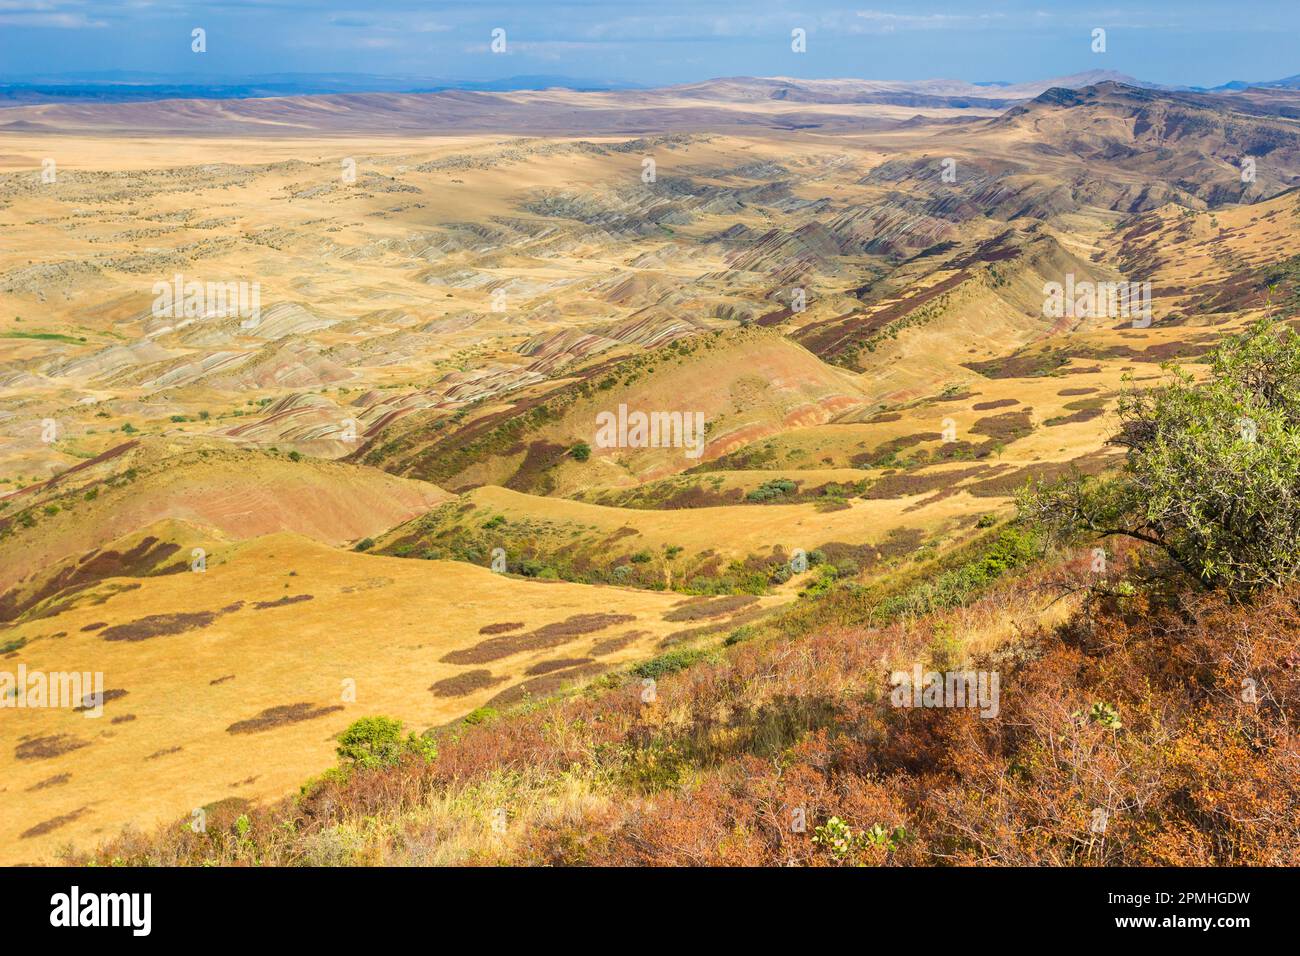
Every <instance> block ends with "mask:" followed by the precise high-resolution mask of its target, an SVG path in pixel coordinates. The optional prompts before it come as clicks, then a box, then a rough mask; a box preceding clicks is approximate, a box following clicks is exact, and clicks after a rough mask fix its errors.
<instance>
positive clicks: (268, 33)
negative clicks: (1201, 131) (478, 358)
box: [0, 0, 1300, 86]
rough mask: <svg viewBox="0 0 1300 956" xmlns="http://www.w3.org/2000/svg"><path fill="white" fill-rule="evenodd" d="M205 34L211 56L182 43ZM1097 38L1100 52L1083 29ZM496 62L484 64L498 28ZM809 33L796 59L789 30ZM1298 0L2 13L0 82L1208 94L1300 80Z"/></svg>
mask: <svg viewBox="0 0 1300 956" xmlns="http://www.w3.org/2000/svg"><path fill="white" fill-rule="evenodd" d="M196 28H201V29H203V30H204V31H206V47H207V49H206V52H203V53H196V52H194V51H193V50H192V49H191V47H192V39H191V37H192V31H193V30H194V29H196ZM1099 28H1100V29H1104V30H1105V31H1106V49H1105V52H1094V51H1093V49H1092V47H1093V31H1094V30H1095V29H1099ZM498 29H499V30H504V31H505V51H504V52H501V53H497V52H493V50H492V49H491V45H492V34H493V31H494V30H498ZM795 29H800V30H803V31H804V32H805V35H806V37H807V41H806V47H807V48H806V52H803V53H796V52H794V51H792V49H791V31H792V30H795ZM1298 36H1300V0H1248V2H1243V0H1237V2H1222V0H1155V2H1143V0H1129V2H1128V3H1120V2H1105V3H1090V2H1089V0H1073V2H1059V0H982V2H970V0H952V2H948V3H933V4H931V3H928V2H926V0H911V2H886V0H862V2H861V3H858V4H853V3H839V2H827V3H815V2H812V3H785V2H780V0H774V2H764V0H749V2H743V0H732V2H716V0H649V2H646V0H641V2H635V0H623V2H614V0H574V2H547V0H532V2H527V0H503V2H495V0H474V2H436V0H314V2H308V0H229V2H209V3H192V2H187V0H0V75H3V76H6V77H10V78H12V77H15V76H24V75H33V74H43V75H49V74H64V73H77V72H87V71H113V70H127V71H147V72H149V73H152V74H167V75H174V76H176V77H177V78H182V77H198V76H201V77H207V78H213V77H228V78H232V79H233V78H236V77H243V76H249V75H258V74H269V73H316V74H320V73H366V74H379V75H387V76H399V75H400V76H420V77H438V78H446V79H452V80H464V81H489V80H499V79H504V78H507V77H512V76H525V75H547V76H565V77H573V78H578V79H587V80H591V81H597V82H610V81H626V82H629V83H635V84H641V85H646V86H659V85H667V84H672V83H686V82H693V81H698V80H703V79H708V78H712V77H719V76H794V77H802V78H828V77H858V78H862V79H895V80H919V79H933V78H952V79H963V80H969V81H973V82H984V81H1007V82H1022V81H1027V80H1037V79H1044V78H1048V77H1054V76H1062V75H1065V74H1069V73H1077V72H1081V71H1084V70H1093V69H1107V70H1118V71H1119V72H1122V73H1127V74H1130V75H1132V76H1135V77H1137V78H1139V79H1142V80H1146V81H1148V82H1154V83H1167V84H1172V85H1187V86H1214V85H1218V84H1220V83H1224V82H1227V81H1230V80H1255V81H1259V80H1274V79H1279V78H1282V77H1285V76H1292V75H1295V74H1297V73H1300V47H1298V46H1297V42H1296V40H1297V37H1298Z"/></svg>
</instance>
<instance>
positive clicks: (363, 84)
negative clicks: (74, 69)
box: [0, 71, 638, 107]
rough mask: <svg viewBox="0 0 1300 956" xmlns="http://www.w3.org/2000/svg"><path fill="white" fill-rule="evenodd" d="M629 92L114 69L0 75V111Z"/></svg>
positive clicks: (556, 80)
mask: <svg viewBox="0 0 1300 956" xmlns="http://www.w3.org/2000/svg"><path fill="white" fill-rule="evenodd" d="M557 87H558V88H564V89H570V90H579V91H589V90H629V89H637V88H638V87H637V85H636V84H635V83H624V82H621V81H616V80H589V79H576V78H574V77H569V76H551V75H530V76H511V77H507V78H505V79H500V80H484V81H478V80H450V79H446V78H445V77H428V76H378V75H373V74H365V73H269V74H263V75H257V76H243V77H219V76H181V77H177V76H169V75H167V74H161V73H136V72H123V71H113V72H106V73H59V74H49V75H42V76H23V77H16V76H0V107H5V106H33V105H38V104H41V103H136V102H148V101H151V100H237V99H259V98H266V97H273V96H313V95H315V96H319V95H325V94H334V93H442V92H446V91H448V90H476V91H480V92H489V93H499V92H509V91H511V90H545V89H552V88H557Z"/></svg>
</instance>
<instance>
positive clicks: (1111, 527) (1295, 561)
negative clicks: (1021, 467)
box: [1020, 318, 1300, 596]
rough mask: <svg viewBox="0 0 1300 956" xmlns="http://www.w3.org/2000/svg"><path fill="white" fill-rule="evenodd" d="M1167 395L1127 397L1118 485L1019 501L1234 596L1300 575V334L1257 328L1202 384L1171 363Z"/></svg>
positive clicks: (1096, 481)
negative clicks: (1148, 552)
mask: <svg viewBox="0 0 1300 956" xmlns="http://www.w3.org/2000/svg"><path fill="white" fill-rule="evenodd" d="M1166 370H1167V372H1168V373H1169V380H1168V381H1167V382H1166V383H1165V384H1163V385H1162V386H1160V387H1157V388H1153V389H1146V390H1136V389H1132V390H1130V391H1128V392H1127V393H1126V394H1125V395H1124V396H1123V397H1122V399H1121V400H1120V403H1119V408H1118V414H1119V419H1120V425H1119V431H1118V433H1117V434H1116V435H1114V436H1113V437H1112V439H1111V443H1112V444H1115V445H1118V446H1121V447H1123V448H1125V449H1127V458H1126V461H1125V463H1124V467H1123V470H1122V472H1121V473H1120V474H1118V475H1115V476H1095V477H1094V476H1075V477H1073V478H1070V479H1067V480H1066V481H1064V482H1060V483H1058V484H1056V485H1053V486H1050V487H1041V486H1040V487H1036V488H1031V489H1029V490H1028V491H1027V493H1026V494H1025V495H1022V497H1021V501H1020V507H1021V510H1022V512H1024V513H1026V514H1028V515H1029V516H1030V517H1032V518H1035V519H1037V520H1038V521H1040V522H1041V523H1042V524H1044V525H1046V526H1047V527H1049V528H1051V529H1053V530H1054V531H1055V532H1057V533H1058V534H1062V535H1064V534H1072V533H1075V532H1077V531H1088V532H1094V533H1098V534H1100V535H1102V536H1107V535H1125V536H1128V537H1131V538H1136V539H1138V540H1140V541H1144V542H1146V543H1148V544H1150V545H1152V546H1154V547H1156V548H1158V549H1160V550H1161V551H1162V552H1163V553H1164V554H1166V555H1167V556H1168V557H1169V558H1170V559H1171V560H1172V561H1173V562H1174V563H1175V564H1176V565H1177V566H1178V567H1180V568H1181V569H1182V570H1184V571H1186V572H1187V573H1188V574H1189V575H1191V576H1192V577H1194V578H1196V579H1197V580H1198V581H1200V582H1201V583H1202V584H1204V585H1205V586H1206V587H1207V588H1212V589H1218V588H1221V589H1224V590H1225V591H1227V592H1228V593H1230V594H1232V595H1236V596H1241V595H1245V594H1249V593H1251V592H1254V591H1257V590H1259V589H1260V588H1262V587H1266V586H1280V585H1282V584H1284V583H1285V582H1287V581H1289V580H1292V579H1294V578H1295V577H1296V576H1297V574H1298V573H1300V335H1297V333H1296V332H1295V331H1294V330H1293V329H1292V328H1291V327H1289V326H1285V325H1281V324H1279V323H1276V322H1274V321H1273V320H1271V319H1267V318H1265V319H1261V320H1259V321H1258V322H1256V323H1255V324H1254V325H1252V326H1251V327H1250V328H1249V329H1248V330H1246V332H1244V333H1243V334H1241V335H1239V336H1234V337H1231V338H1228V339H1225V340H1224V341H1223V342H1222V343H1220V344H1219V346H1218V347H1217V348H1216V349H1215V350H1214V351H1213V352H1212V353H1211V354H1210V356H1209V375H1208V377H1207V378H1206V379H1205V380H1204V381H1201V382H1198V381H1196V380H1195V379H1194V378H1193V376H1192V375H1190V374H1189V373H1188V372H1187V371H1185V370H1183V369H1179V368H1175V367H1172V366H1166Z"/></svg>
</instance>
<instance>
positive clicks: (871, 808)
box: [95, 590, 1300, 865]
mask: <svg viewBox="0 0 1300 956" xmlns="http://www.w3.org/2000/svg"><path fill="white" fill-rule="evenodd" d="M942 627H943V619H942V616H939V617H935V618H930V619H923V620H921V621H919V622H914V623H911V624H903V623H898V624H893V625H890V626H887V627H881V628H871V629H864V628H861V627H857V628H854V627H836V628H831V629H825V630H822V631H820V632H818V633H814V634H812V635H810V636H808V637H805V638H801V639H792V640H791V639H784V640H776V641H766V642H762V641H760V642H751V643H746V644H741V645H739V646H737V647H735V648H732V649H731V650H730V651H729V653H728V654H727V655H726V656H725V658H724V659H723V660H721V661H712V662H705V663H701V664H698V665H696V666H694V667H691V668H689V669H688V670H685V671H683V672H681V673H678V674H675V675H671V676H667V677H664V678H663V679H662V680H661V681H660V683H659V686H658V700H657V701H656V702H655V703H654V704H653V705H646V704H642V702H641V700H640V685H639V684H627V685H624V686H621V687H614V688H609V689H605V690H601V691H593V692H589V693H587V694H585V695H583V696H580V697H576V698H570V699H568V700H564V701H560V702H557V703H552V704H550V705H547V706H543V707H539V708H536V709H533V710H529V711H524V712H521V713H516V714H512V715H507V716H505V717H502V718H500V719H497V720H495V721H492V722H490V723H487V724H485V725H482V726H477V727H473V728H469V729H466V730H464V731H463V732H459V731H458V733H460V736H459V737H458V738H456V739H448V740H444V741H440V744H439V751H440V752H439V756H438V758H437V760H436V761H435V762H433V763H431V764H428V765H423V764H421V763H419V762H418V761H413V760H410V761H407V762H405V763H403V764H401V765H400V766H398V767H394V768H390V769H385V770H378V771H372V772H357V773H353V774H350V775H330V776H327V778H326V779H324V780H323V781H321V782H318V783H316V784H314V785H313V786H311V787H310V788H307V790H306V791H305V792H304V795H303V796H301V797H300V798H298V799H296V800H287V801H284V802H282V803H280V804H277V805H274V806H271V807H268V808H263V809H259V810H252V811H249V813H248V820H247V823H246V825H241V826H240V827H235V826H234V824H233V821H234V814H235V811H234V810H233V809H232V810H230V811H229V812H228V813H226V814H225V815H224V816H223V815H222V813H220V812H213V813H211V814H210V815H209V828H208V833H207V834H193V833H191V832H189V831H188V830H187V829H184V828H183V827H181V826H179V825H178V826H176V827H171V828H168V829H166V830H164V831H160V832H159V833H158V834H155V835H154V836H152V837H143V836H140V835H131V834H127V835H124V836H123V837H121V838H119V839H118V840H116V841H114V842H113V843H112V844H110V845H108V846H106V847H104V848H102V849H101V850H100V851H99V852H98V853H97V854H96V855H95V856H96V859H98V860H99V861H100V862H102V863H108V862H110V861H113V860H118V861H122V862H128V863H133V862H134V863H146V862H156V863H199V862H204V861H209V862H219V863H241V862H260V863H296V862H321V861H322V856H321V853H320V850H319V846H320V839H321V838H322V835H324V834H328V833H330V832H334V831H337V830H338V828H339V827H340V825H343V824H350V823H355V822H356V821H359V820H368V821H374V820H379V821H381V823H382V824H383V826H382V827H381V828H380V829H382V830H383V831H384V834H385V835H384V836H383V838H382V839H380V838H376V837H374V835H373V833H371V834H370V835H369V836H367V835H365V834H363V835H362V836H361V837H358V839H359V841H360V842H359V844H357V845H356V846H349V848H346V849H345V850H344V851H341V853H342V855H341V856H339V857H337V859H334V858H331V857H325V858H324V859H326V860H327V861H336V862H351V863H368V862H375V863H380V862H382V863H401V862H420V861H422V860H425V859H428V858H429V857H428V853H429V850H428V848H429V847H430V846H433V845H438V844H442V843H445V842H446V841H448V840H450V839H452V836H451V833H452V831H451V829H449V824H448V820H449V819H450V817H449V816H448V814H447V813H443V814H441V815H437V814H434V815H430V813H429V812H428V807H429V806H430V805H431V804H434V803H437V802H438V801H444V802H445V801H447V800H449V799H451V797H452V796H453V795H464V794H467V793H471V792H473V791H474V790H475V788H478V787H482V786H486V785H487V784H486V781H488V780H489V778H491V779H494V780H497V781H498V782H499V781H501V780H502V779H505V780H506V781H507V783H506V784H505V786H506V787H507V791H506V792H507V797H506V799H507V800H509V799H512V798H511V797H510V796H509V794H510V793H514V794H515V795H516V796H517V797H518V805H517V806H516V807H512V809H511V820H512V822H511V824H510V827H511V833H510V836H509V838H508V839H501V840H497V841H495V842H493V841H492V840H488V839H484V840H482V841H478V842H471V844H467V845H465V846H464V847H463V852H460V853H459V855H458V856H457V857H456V859H459V860H462V861H465V862H509V863H524V864H616V865H619V864H634V865H683V864H684V865H706V864H737V865H771V864H786V863H799V864H807V865H823V864H825V865H832V864H846V863H850V864H851V863H860V864H867V865H873V864H889V865H916V864H921V865H925V864H930V865H934V864H962V865H978V864H999V865H1000V864H1029V865H1032V864H1048V865H1161V864H1191V865H1211V864H1225V865H1233V864H1280V865H1295V864H1297V863H1300V775H1298V773H1297V771H1300V753H1298V751H1297V734H1296V728H1297V721H1300V643H1298V639H1300V590H1292V591H1289V592H1282V591H1278V592H1271V593H1268V594H1266V595H1263V596H1261V597H1259V598H1258V599H1257V600H1256V601H1255V602H1254V603H1253V604H1250V605H1230V604H1228V603H1227V602H1225V600H1224V599H1222V598H1219V597H1217V596H1215V595H1212V594H1210V595H1207V594H1196V595H1189V594H1175V595H1172V596H1168V595H1166V596H1162V597H1159V598H1154V597H1144V596H1137V597H1129V598H1104V599H1100V600H1097V601H1094V602H1091V603H1089V604H1086V605H1085V606H1084V608H1083V609H1081V610H1080V611H1079V612H1077V613H1076V614H1075V615H1074V616H1073V617H1072V618H1071V619H1070V621H1069V623H1068V624H1066V625H1064V626H1062V627H1059V628H1056V629H1053V630H1042V631H1040V632H1038V633H1035V634H1030V635H1027V636H1024V637H1022V638H1021V639H1019V640H1017V641H1015V642H1014V643H1012V644H1009V645H1005V646H1003V647H1002V648H1000V649H998V650H997V651H995V652H993V653H992V654H990V655H986V656H985V657H983V658H980V659H978V660H976V661H974V662H972V664H971V665H970V666H972V667H975V668H979V669H986V670H997V671H998V672H999V674H1000V676H1001V710H1000V713H999V714H998V715H997V716H996V717H993V718H981V717H980V716H979V715H978V713H977V712H976V711H974V710H958V709H901V708H895V707H893V706H891V705H890V703H889V695H888V687H887V680H886V678H887V672H888V670H889V669H891V668H893V667H899V666H902V667H906V666H910V662H912V661H923V662H924V661H927V660H929V657H928V654H929V652H928V651H927V648H928V647H930V646H931V641H932V638H933V637H934V635H935V634H936V633H938V632H939V631H940V630H941V629H942ZM902 662H907V663H906V664H903V663H902ZM1099 704H1101V705H1105V706H1104V707H1101V708H1097V707H1095V705H1099ZM502 775H505V777H504V778H503V776H502ZM525 777H526V778H527V781H530V782H528V783H527V784H526V785H527V786H528V787H531V788H532V792H533V793H534V795H535V794H536V793H538V792H541V791H545V790H546V788H547V787H548V786H550V784H549V783H548V781H551V782H554V781H559V780H567V781H569V782H570V783H572V782H573V781H574V780H580V781H582V784H581V786H582V788H584V793H585V794H586V795H587V797H589V799H584V800H580V801H573V800H571V801H570V802H569V804H566V809H564V810H563V812H560V811H556V812H541V811H538V810H536V806H540V804H536V803H534V804H530V805H529V806H532V807H533V809H529V807H528V806H525V802H526V801H525V798H524V796H523V791H524V788H525V783H521V782H519V781H523V780H525ZM512 781H513V782H512ZM509 787H514V788H515V789H514V790H513V791H511V790H509V789H508V788H509ZM539 787H540V790H539ZM241 809H242V808H241ZM797 811H799V812H801V813H802V815H803V819H804V820H806V828H805V829H804V830H803V831H802V832H800V831H798V830H797V828H796V826H795V821H796V812H797ZM831 817H838V818H839V819H840V820H841V821H843V822H844V823H845V824H846V825H847V826H848V827H849V828H850V829H851V830H852V831H853V832H854V833H856V834H858V835H859V837H861V836H863V835H865V834H867V833H869V832H871V833H875V834H876V835H877V839H874V840H865V839H864V840H861V841H860V842H855V843H854V844H853V845H852V847H851V849H850V850H849V851H848V852H845V853H841V854H836V853H833V852H830V850H829V849H828V847H827V845H826V844H825V843H822V842H817V841H814V839H813V837H814V832H815V829H816V827H818V826H821V825H824V824H825V823H826V821H828V820H829V818H831ZM872 828H877V829H875V830H873V829H872ZM898 828H902V829H901V830H900V829H898ZM240 830H243V831H244V832H243V833H242V835H241V834H240V832H239V831H240Z"/></svg>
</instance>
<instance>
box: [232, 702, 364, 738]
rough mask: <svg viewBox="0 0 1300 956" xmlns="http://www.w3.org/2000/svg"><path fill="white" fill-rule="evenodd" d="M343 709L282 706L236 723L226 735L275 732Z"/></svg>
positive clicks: (335, 707)
mask: <svg viewBox="0 0 1300 956" xmlns="http://www.w3.org/2000/svg"><path fill="white" fill-rule="evenodd" d="M342 709H343V705H342V704H334V705H333V706H331V707H317V706H316V705H314V704H309V703H299V704H281V705H280V706H278V707H268V708H267V709H266V710H264V711H262V712H261V713H260V714H258V715H257V716H256V717H250V718H249V719H248V720H238V721H235V723H233V724H231V725H230V726H229V727H227V728H226V733H228V734H252V733H258V732H259V731H263V730H274V729H275V728H276V727H284V726H286V725H288V724H297V723H301V722H302V721H304V720H315V719H316V718H317V717H324V716H325V715H326V714H332V713H334V711H336V710H342Z"/></svg>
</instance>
